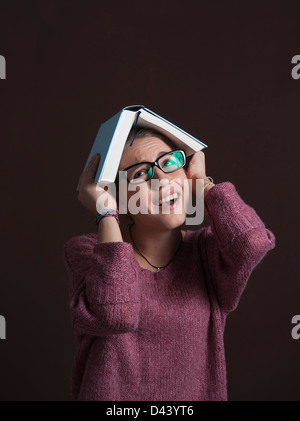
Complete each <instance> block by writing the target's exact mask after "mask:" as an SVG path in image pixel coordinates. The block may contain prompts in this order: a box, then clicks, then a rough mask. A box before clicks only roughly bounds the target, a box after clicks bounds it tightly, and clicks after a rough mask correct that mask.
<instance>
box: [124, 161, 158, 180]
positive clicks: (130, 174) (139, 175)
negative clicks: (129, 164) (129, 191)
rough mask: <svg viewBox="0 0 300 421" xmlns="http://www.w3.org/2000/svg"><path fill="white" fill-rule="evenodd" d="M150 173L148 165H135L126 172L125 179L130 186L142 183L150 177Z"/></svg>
mask: <svg viewBox="0 0 300 421" xmlns="http://www.w3.org/2000/svg"><path fill="white" fill-rule="evenodd" d="M152 171H153V170H152V168H151V165H149V164H141V165H136V166H135V167H133V168H130V169H129V170H127V178H128V180H129V181H130V183H132V184H139V183H143V182H144V181H147V180H149V179H150V178H151V177H152Z"/></svg>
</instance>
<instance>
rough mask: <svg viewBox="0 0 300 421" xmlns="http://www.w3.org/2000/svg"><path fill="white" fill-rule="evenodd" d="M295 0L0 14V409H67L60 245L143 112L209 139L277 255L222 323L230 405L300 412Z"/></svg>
mask: <svg viewBox="0 0 300 421" xmlns="http://www.w3.org/2000/svg"><path fill="white" fill-rule="evenodd" d="M299 42H300V7H299V1H286V0H283V1H264V2H262V1H260V2H258V1H254V0H251V1H240V0H236V1H221V0H220V1H211V0H210V1H197V2H196V1H187V2H183V1H174V0H173V1H153V0H152V1H151V2H150V3H149V2H142V1H127V2H125V1H120V0H117V1H110V2H107V1H97V2H96V1H66V0H64V1H42V2H40V1H26V2H25V1H1V2H0V54H1V55H4V56H5V58H6V60H7V79H6V80H0V106H1V116H0V118H1V124H0V137H1V170H2V175H1V186H0V188H1V190H0V191H1V200H2V206H1V218H0V220H1V240H2V245H1V286H0V314H2V315H4V316H5V318H6V321H7V339H6V340H2V341H0V373H1V375H0V399H1V400H69V398H70V393H69V389H70V386H69V382H70V370H71V364H72V358H73V354H74V350H75V342H74V340H73V335H72V330H71V324H70V319H69V310H68V281H67V277H66V273H65V269H64V266H63V262H62V247H63V244H64V242H65V241H66V240H67V239H68V238H69V237H71V236H73V235H79V234H83V233H87V232H92V231H94V230H95V227H94V221H93V217H92V215H90V214H89V213H88V211H86V210H85V209H84V208H83V207H82V206H81V205H80V203H79V202H78V200H77V195H76V190H75V189H76V185H77V181H78V178H79V175H80V173H81V171H82V169H83V166H84V164H85V160H86V158H87V155H88V153H89V151H90V147H91V146H92V143H93V141H94V138H95V136H96V133H97V130H98V128H99V126H100V124H101V123H102V122H103V121H105V120H106V119H108V118H109V117H110V116H112V115H113V114H115V113H116V112H118V111H119V110H120V109H121V108H122V107H123V106H126V105H130V104H144V105H145V106H147V107H148V108H150V109H153V110H154V111H156V112H157V113H158V114H160V115H163V116H164V117H165V118H167V119H168V120H170V121H172V122H174V123H175V124H177V125H178V126H180V127H182V128H184V129H185V130H186V131H188V132H190V133H191V134H193V135H194V136H196V137H198V138H200V139H201V140H203V141H204V142H205V143H207V144H208V145H209V147H208V148H207V149H206V151H205V155H206V166H207V174H208V175H210V176H212V177H213V178H214V179H215V181H216V182H222V181H231V182H232V183H234V185H235V186H236V188H237V190H238V192H239V194H240V196H241V197H242V198H243V199H244V200H245V201H246V202H247V203H248V204H249V205H251V206H253V207H254V208H255V210H256V211H257V213H258V214H259V215H260V217H261V218H262V219H263V221H264V222H265V224H266V226H267V227H268V228H269V229H271V230H272V231H273V232H274V233H275V235H276V239H277V244H276V248H275V249H274V250H273V251H271V252H270V253H269V254H268V255H267V256H266V258H265V259H264V261H263V262H262V263H261V264H260V265H259V266H258V267H257V268H256V269H255V270H254V272H253V274H252V276H251V279H250V281H249V283H248V286H247V288H246V291H245V293H244V294H243V296H242V298H241V301H240V305H239V307H238V309H237V310H236V311H235V312H234V313H232V314H231V315H230V316H229V317H228V320H227V326H226V333H225V346H226V356H227V369H228V393H229V399H230V400H299V397H300V393H299V384H300V359H299V355H300V354H299V351H300V340H298V341H297V340H294V339H292V336H291V329H292V324H291V319H292V316H293V315H296V314H300V302H299V296H300V286H299V279H300V278H299V274H300V273H299V272H300V271H299V234H300V232H299V220H298V218H299V196H298V195H299V173H298V171H299V152H300V146H299V133H300V118H299V109H300V107H299V105H300V96H299V93H300V79H299V80H294V79H293V78H292V77H291V70H292V67H293V66H294V65H293V64H291V59H292V57H293V56H294V55H296V54H300V44H299Z"/></svg>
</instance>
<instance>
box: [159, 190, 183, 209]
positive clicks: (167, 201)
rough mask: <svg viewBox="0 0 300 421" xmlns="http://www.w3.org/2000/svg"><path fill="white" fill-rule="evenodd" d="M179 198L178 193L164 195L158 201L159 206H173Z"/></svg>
mask: <svg viewBox="0 0 300 421" xmlns="http://www.w3.org/2000/svg"><path fill="white" fill-rule="evenodd" d="M178 198H179V194H178V193H173V194H170V195H169V196H166V197H164V198H163V199H161V200H160V201H159V202H158V206H159V207H162V206H163V205H167V206H172V205H174V204H175V203H176V202H177V200H178Z"/></svg>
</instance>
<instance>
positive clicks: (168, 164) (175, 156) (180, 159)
mask: <svg viewBox="0 0 300 421" xmlns="http://www.w3.org/2000/svg"><path fill="white" fill-rule="evenodd" d="M158 163H159V165H160V166H161V168H162V169H163V170H164V171H165V172H166V173H168V172H172V171H176V170H179V169H180V168H182V167H183V165H184V156H183V153H182V152H179V151H175V152H170V153H169V154H168V155H164V156H163V157H162V158H160V160H159V161H158Z"/></svg>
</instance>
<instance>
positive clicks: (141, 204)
mask: <svg viewBox="0 0 300 421" xmlns="http://www.w3.org/2000/svg"><path fill="white" fill-rule="evenodd" d="M172 150H173V149H172V148H171V147H170V146H169V145H168V144H167V143H165V142H164V141H163V140H161V139H159V138H157V137H152V136H151V137H150V136H149V137H145V138H136V139H135V140H134V142H133V145H132V146H129V145H126V146H125V149H124V152H123V155H122V159H121V162H120V165H119V171H122V170H123V169H125V168H127V167H129V166H131V165H134V164H138V163H140V162H144V161H149V162H153V161H156V160H157V158H159V157H160V156H161V155H163V154H164V153H166V152H170V151H172ZM166 165H168V162H166ZM128 173H129V171H128ZM184 180H187V177H186V173H185V170H184V168H180V169H179V170H177V171H174V172H171V173H167V174H166V173H164V172H163V171H161V169H160V168H158V167H156V166H155V167H154V175H153V178H152V179H151V180H148V181H146V182H143V183H141V184H138V185H131V184H129V183H128V182H127V180H124V179H121V180H120V186H119V189H120V191H123V192H124V191H126V193H127V202H126V204H127V209H128V210H129V212H130V213H131V216H132V218H133V220H134V222H135V223H136V224H142V225H144V226H148V227H149V228H151V227H152V228H156V229H174V228H176V227H179V226H181V225H182V224H183V223H184V221H185V218H186V213H185V203H186V202H187V200H188V189H185V188H184V187H185V183H184ZM173 194H174V195H175V196H172V195H173ZM168 197H169V198H171V199H172V197H174V199H175V201H174V203H173V201H169V200H168ZM160 200H162V203H160ZM137 211H138V213H136V212H137ZM135 213H136V214H135Z"/></svg>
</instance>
